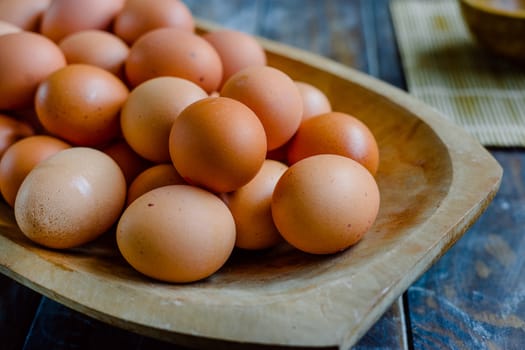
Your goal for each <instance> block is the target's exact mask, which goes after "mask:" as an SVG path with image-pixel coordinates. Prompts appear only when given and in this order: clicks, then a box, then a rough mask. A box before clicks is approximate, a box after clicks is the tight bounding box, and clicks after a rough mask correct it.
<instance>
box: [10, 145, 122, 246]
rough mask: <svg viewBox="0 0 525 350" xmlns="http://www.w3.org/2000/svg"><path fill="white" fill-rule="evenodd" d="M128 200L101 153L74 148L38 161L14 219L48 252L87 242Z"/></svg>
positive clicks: (114, 219) (18, 198)
mask: <svg viewBox="0 0 525 350" xmlns="http://www.w3.org/2000/svg"><path fill="white" fill-rule="evenodd" d="M125 200H126V180H125V179H124V175H123V174H122V171H121V170H120V168H119V166H118V165H117V163H115V161H113V159H111V158H110V157H109V156H108V155H106V154H105V153H103V152H101V151H98V150H95V149H93V148H87V147H72V148H69V149H65V150H63V151H60V152H58V153H56V154H55V155H53V156H51V157H49V158H47V159H46V160H44V161H42V162H40V163H39V164H38V165H37V166H36V167H35V168H34V169H33V170H32V171H31V172H30V173H29V174H28V175H27V177H26V178H25V180H24V182H22V185H21V186H20V189H19V191H18V194H17V196H16V200H15V207H14V209H15V210H14V211H15V218H16V222H17V224H18V226H19V227H20V230H21V231H22V232H23V233H24V235H26V236H27V237H28V238H29V239H31V240H33V241H34V242H36V243H39V244H41V245H43V246H46V247H49V248H57V249H65V248H71V247H76V246H79V245H82V244H84V243H87V242H89V241H91V240H93V239H95V238H97V237H99V236H100V235H102V234H103V233H104V232H106V231H107V230H108V229H109V228H110V227H111V226H112V225H113V224H115V223H116V222H117V220H118V218H119V216H120V214H121V212H122V208H123V207H124V204H125Z"/></svg>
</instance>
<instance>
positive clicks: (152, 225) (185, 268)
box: [117, 185, 235, 283]
mask: <svg viewBox="0 0 525 350" xmlns="http://www.w3.org/2000/svg"><path fill="white" fill-rule="evenodd" d="M234 243H235V223H234V221H233V218H232V215H231V213H230V211H229V210H228V207H226V205H225V204H224V203H223V202H222V201H221V200H220V199H219V198H218V197H217V196H215V195H213V194H211V193H210V192H207V191H205V190H203V189H200V188H197V187H193V186H188V185H173V186H164V187H160V188H157V189H154V190H152V191H149V192H147V193H146V194H144V195H143V196H141V197H139V198H137V199H136V200H135V201H134V202H133V203H131V205H130V206H129V207H127V208H126V210H125V211H124V213H123V214H122V217H121V218H120V220H119V223H118V226H117V244H118V248H119V250H120V252H121V253H122V255H123V256H124V258H125V259H126V260H127V261H128V262H129V263H130V265H131V266H133V268H135V269H136V270H137V271H139V272H141V273H143V274H144V275H146V276H149V277H151V278H155V279H158V280H161V281H165V282H179V283H184V282H193V281H198V280H201V279H204V278H206V277H208V276H210V275H212V274H213V273H215V272H216V271H217V270H219V269H220V268H221V267H222V266H223V265H224V263H225V262H226V261H227V259H228V258H229V256H230V254H231V252H232V250H233V247H234Z"/></svg>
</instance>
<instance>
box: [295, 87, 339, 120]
mask: <svg viewBox="0 0 525 350" xmlns="http://www.w3.org/2000/svg"><path fill="white" fill-rule="evenodd" d="M295 86H297V88H298V89H299V93H300V94H301V97H302V100H303V116H302V118H301V120H302V121H305V120H306V119H309V118H311V117H313V116H316V115H319V114H324V113H329V112H331V111H332V105H331V103H330V100H329V99H328V97H327V96H326V95H325V93H324V92H322V91H321V90H320V89H319V88H317V87H316V86H314V85H312V84H309V83H306V82H303V81H295Z"/></svg>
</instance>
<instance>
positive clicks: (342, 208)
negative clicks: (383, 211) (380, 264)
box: [271, 154, 380, 254]
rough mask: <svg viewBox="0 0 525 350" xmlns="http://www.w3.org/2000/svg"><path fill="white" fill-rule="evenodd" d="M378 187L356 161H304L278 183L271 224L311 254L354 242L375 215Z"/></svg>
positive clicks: (334, 157)
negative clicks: (272, 222)
mask: <svg viewBox="0 0 525 350" xmlns="http://www.w3.org/2000/svg"><path fill="white" fill-rule="evenodd" d="M379 204H380V195H379V188H378V186H377V183H376V181H375V179H374V177H373V176H372V175H371V174H370V172H369V171H368V170H367V169H366V168H365V167H363V166H362V165H361V164H359V163H358V162H356V161H354V160H352V159H350V158H347V157H343V156H339V155H332V154H322V155H315V156H311V157H308V158H305V159H303V160H301V161H299V162H297V163H295V164H294V165H292V166H290V167H289V168H288V170H287V171H286V172H285V173H284V174H283V175H282V176H281V178H280V179H279V181H278V183H277V185H276V187H275V190H274V193H273V196H272V203H271V210H272V217H273V219H274V223H275V225H276V227H277V229H278V230H279V232H280V233H281V235H282V236H283V237H284V239H285V240H286V241H288V243H290V244H291V245H292V246H294V247H296V248H297V249H299V250H301V251H304V252H307V253H311V254H332V253H337V252H340V251H342V250H344V249H347V248H348V247H350V246H352V245H354V244H356V243H357V242H358V241H359V240H361V239H362V237H363V236H364V235H365V233H366V232H367V231H368V230H369V229H370V227H371V226H372V225H373V223H374V221H375V219H376V216H377V213H378V211H379Z"/></svg>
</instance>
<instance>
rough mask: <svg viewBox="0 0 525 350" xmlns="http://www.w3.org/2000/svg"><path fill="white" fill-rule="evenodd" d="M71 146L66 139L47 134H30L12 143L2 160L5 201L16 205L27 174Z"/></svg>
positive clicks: (1, 184)
mask: <svg viewBox="0 0 525 350" xmlns="http://www.w3.org/2000/svg"><path fill="white" fill-rule="evenodd" d="M69 147H71V146H70V145H69V144H67V143H65V142H64V141H62V140H59V139H57V138H55V137H52V136H46V135H35V136H29V137H26V138H24V139H22V140H20V141H18V142H16V143H14V144H13V145H11V147H9V148H8V149H7V151H6V152H5V154H4V156H3V157H2V160H0V191H1V192H2V196H3V197H4V199H5V201H6V202H7V203H8V204H9V205H10V206H14V204H15V198H16V194H17V193H18V189H19V188H20V185H21V184H22V181H24V179H25V177H26V176H27V174H29V172H30V171H31V170H32V169H33V168H34V167H35V166H36V165H37V164H38V163H40V162H41V161H43V160H44V159H47V158H49V157H50V156H52V155H54V154H55V153H58V152H59V151H62V150H64V149H66V148H69Z"/></svg>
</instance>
